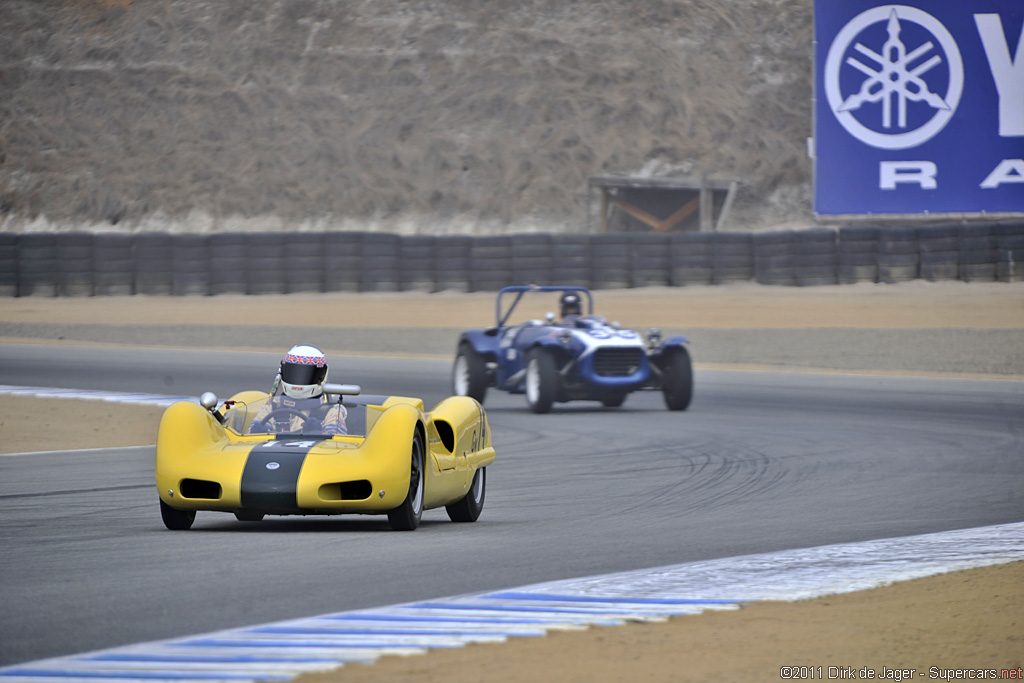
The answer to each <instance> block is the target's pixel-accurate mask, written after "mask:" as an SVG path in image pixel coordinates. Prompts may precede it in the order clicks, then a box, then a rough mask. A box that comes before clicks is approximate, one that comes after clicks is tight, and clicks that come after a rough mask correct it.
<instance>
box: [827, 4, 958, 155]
mask: <svg viewBox="0 0 1024 683" xmlns="http://www.w3.org/2000/svg"><path fill="white" fill-rule="evenodd" d="M880 24H881V25H882V27H884V31H885V33H884V34H883V35H879V33H880V31H879V28H881V27H880V26H879V25H880ZM963 88H964V67H963V61H962V60H961V59H960V49H959V48H958V47H957V45H956V41H955V40H953V36H952V35H950V33H949V31H947V30H946V27H945V26H943V25H942V24H940V23H939V22H938V21H937V20H936V19H935V17H933V16H931V15H930V14H927V13H926V12H922V11H921V10H919V9H915V8H913V7H904V6H897V5H886V6H884V7H875V8H874V9H870V10H868V11H866V12H863V13H861V14H859V15H858V16H857V17H856V18H855V19H854V20H853V21H851V22H850V23H848V24H847V25H846V26H845V27H844V28H843V30H842V31H840V32H839V35H838V36H836V39H835V40H834V41H832V47H831V48H830V49H829V51H828V59H827V61H826V62H825V94H826V96H827V97H828V103H829V106H830V107H831V108H832V112H833V113H834V114H835V116H836V118H837V119H839V122H840V123H841V124H842V126H843V128H845V129H846V130H847V132H849V133H850V134H851V135H853V136H854V137H856V138H858V139H859V140H861V141H862V142H864V143H865V144H867V145H871V146H873V147H880V148H882V149H904V148H906V147H916V146H917V145H919V144H921V143H922V142H925V141H926V140H929V139H931V138H932V137H933V136H934V135H935V134H936V133H938V132H939V131H940V130H942V128H943V127H945V125H946V124H947V123H949V120H950V118H952V116H953V113H954V112H955V111H956V107H957V105H958V104H959V103H960V95H961V93H962V92H963Z"/></svg>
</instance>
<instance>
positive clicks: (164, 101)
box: [0, 0, 812, 232]
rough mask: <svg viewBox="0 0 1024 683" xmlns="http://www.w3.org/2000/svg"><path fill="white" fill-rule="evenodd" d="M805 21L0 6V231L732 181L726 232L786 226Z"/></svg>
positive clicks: (805, 6)
mask: <svg viewBox="0 0 1024 683" xmlns="http://www.w3.org/2000/svg"><path fill="white" fill-rule="evenodd" d="M811 23H812V8H811V2H810V0H749V1H744V2H739V1H738V0H603V1H602V2H580V1H578V0H577V1H574V0H546V1H545V0H535V1H526V0H524V1H523V2H517V3H496V2H490V1H488V0H420V1H416V2H406V1H403V0H64V1H60V0H4V2H3V3H0V226H3V227H4V228H5V229H21V228H19V227H18V226H25V225H39V224H40V221H45V223H46V224H47V225H57V226H80V225H83V224H89V223H93V224H97V225H101V226H106V229H111V226H113V225H117V226H118V228H117V229H122V228H125V227H126V226H127V227H128V229H148V228H152V227H154V226H156V227H161V228H166V227H168V226H171V227H174V226H176V225H179V224H181V223H182V222H184V223H187V222H188V220H190V219H189V217H192V220H196V217H197V216H198V217H203V218H202V221H205V223H204V224H205V225H210V226H214V227H224V226H228V225H243V226H258V225H269V226H272V227H275V228H276V227H281V226H313V227H315V228H316V229H346V228H352V227H358V228H365V227H367V226H370V227H371V228H372V229H393V230H403V231H406V232H408V231H424V232H426V231H431V232H449V231H461V230H463V229H468V230H475V231H478V232H481V231H514V230H524V229H527V230H529V229H560V230H570V231H571V230H579V229H581V228H582V225H583V222H584V210H585V206H586V203H585V201H584V199H585V197H584V195H585V192H586V189H587V178H588V177H589V176H593V175H602V174H637V173H641V172H643V173H652V172H654V173H664V172H672V173H675V174H683V175H690V176H694V175H696V174H699V173H702V172H706V173H708V174H710V175H711V176H712V177H719V178H730V179H738V180H740V181H741V183H742V186H741V187H742V190H741V195H740V197H739V199H738V204H737V205H736V207H735V212H734V214H733V215H734V220H733V221H732V223H733V225H732V226H731V227H733V228H736V227H740V228H742V227H756V226H757V225H759V224H768V223H773V222H774V223H779V222H792V221H800V220H806V219H808V218H809V216H810V198H809V197H810V188H809V184H810V161H809V160H808V159H807V157H806V146H805V140H806V138H807V136H808V135H809V134H810V125H811V119H810V112H811V86H810V71H811V38H812V26H811ZM33 220H35V221H36V223H29V222H28V221H33ZM202 221H200V222H202ZM410 226H412V227H410Z"/></svg>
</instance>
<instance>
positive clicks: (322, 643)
mask: <svg viewBox="0 0 1024 683" xmlns="http://www.w3.org/2000/svg"><path fill="white" fill-rule="evenodd" d="M1020 560H1024V522H1021V523H1015V524H1003V525H999V526H990V527H983V528H979V529H964V530H959V531H947V532H942V533H936V534H926V535H922V536H911V537H907V538H895V539H884V540H877V541H866V542H863V543H845V544H840V545H831V546H822V547H818V548H807V549H801V550H787V551H783V552H777V553H766V554H760V555H745V556H742V557H734V558H728V559H720V560H708V561H705V562H691V563H687V564H680V565H673V566H668V567H659V568H655V569H647V570H641V571H632V572H622V573H618V574H606V575H602V576H593V577H587V578H580V579H571V580H567V581H553V582H550V583H541V584H533V585H529V586H524V587H521V588H515V589H509V590H501V591H494V592H487V593H476V594H471V595H461V596H456V597H451V598H444V599H440V600H430V601H425V602H414V603H407V604H401V605H393V606H390V607H381V608H377V609H367V610H355V611H351V612H341V613H338V614H327V615H322V616H318V617H311V618H308V619H296V620H292V621H282V622H276V623H271V624H263V625H259V626H250V627H247V628H240V629H234V630H230V631H219V632H216V633H208V634H203V635H196V636H189V637H186V638H178V639H174V640H166V641H159V642H150V643H141V644H138V645H130V646H127V647H122V648H117V649H112V650H103V651H97V652H88V653H83V654H78V655H71V656H68V657H60V658H55V659H47V660H39V661H35V662H26V663H24V664H19V665H15V666H10V667H6V668H0V683H48V682H52V683H71V682H73V681H88V682H90V683H103V682H109V683H128V682H131V681H139V682H143V681H145V682H147V683H152V682H153V681H179V682H189V681H196V682H197V683H198V682H209V681H285V680H289V679H291V678H294V677H296V676H298V675H300V674H303V673H306V672H313V671H328V670H332V669H336V668H338V667H341V666H344V665H345V664H347V663H349V662H364V663H369V662H373V661H375V660H376V659H378V658H379V657H381V656H383V655H385V654H403V655H412V654H419V653H425V652H428V651H429V650H432V649H436V648H451V647H461V646H464V645H466V644H468V643H500V642H503V641H505V640H507V639H509V638H514V637H523V636H543V635H545V634H546V633H547V632H549V631H553V630H565V629H585V628H588V627H590V626H595V625H617V624H624V623H627V622H632V621H641V622H657V621H665V620H667V619H668V618H669V617H672V616H677V615H683V614H698V613H700V612H703V611H705V610H710V609H738V608H739V607H740V605H742V604H745V603H752V602H758V601H762V600H784V601H794V600H804V599H808V598H815V597H820V596H823V595H831V594H836V593H847V592H852V591H858V590H864V589H868V588H877V587H880V586H884V585H887V584H890V583H893V582H896V581H905V580H909V579H917V578H923V577H926V576H932V575H935V574H943V573H946V572H951V571H960V570H964V569H972V568H975V567H984V566H989V565H995V564H1002V563H1005V562H1014V561H1020Z"/></svg>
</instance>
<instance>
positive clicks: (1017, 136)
mask: <svg viewBox="0 0 1024 683" xmlns="http://www.w3.org/2000/svg"><path fill="white" fill-rule="evenodd" d="M814 33H815V51H814V61H815V66H814V79H815V80H814V90H815V100H816V101H815V108H814V118H815V121H814V137H815V139H814V154H815V171H814V176H815V178H814V180H815V188H814V195H815V196H814V209H815V212H816V213H818V214H869V213H980V212H989V213H999V212H1024V0H969V1H968V0H905V2H902V3H900V4H883V3H880V2H878V1H877V0H875V1H869V0H816V1H815V17H814Z"/></svg>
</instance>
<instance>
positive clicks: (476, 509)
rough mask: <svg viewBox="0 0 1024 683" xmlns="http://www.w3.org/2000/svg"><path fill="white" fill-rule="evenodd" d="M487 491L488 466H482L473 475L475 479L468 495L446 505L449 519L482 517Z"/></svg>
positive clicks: (474, 519)
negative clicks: (481, 512)
mask: <svg viewBox="0 0 1024 683" xmlns="http://www.w3.org/2000/svg"><path fill="white" fill-rule="evenodd" d="M486 493H487V468H486V467H481V468H480V469H478V470H477V471H476V474H474V475H473V481H472V482H471V483H470V485H469V491H467V492H466V495H465V496H463V497H462V498H461V499H459V500H457V501H456V502H454V503H452V504H451V505H446V506H445V507H444V509H445V510H446V511H447V512H448V519H450V520H452V521H453V522H475V521H476V520H477V519H478V518H479V517H480V511H481V510H483V509H484V496H485V494H486Z"/></svg>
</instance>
